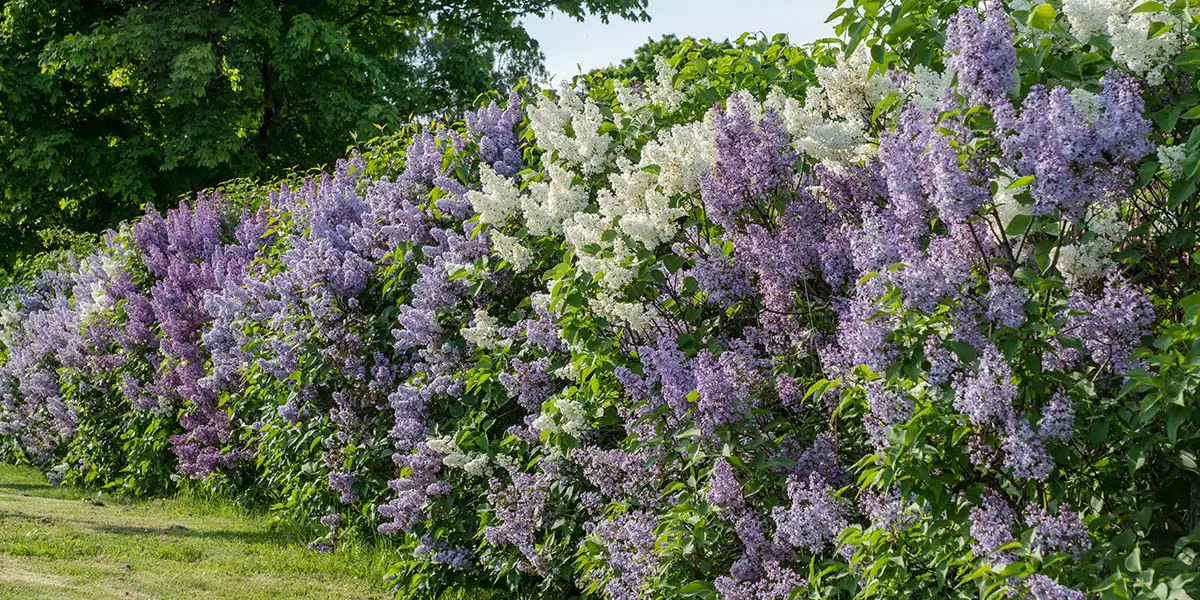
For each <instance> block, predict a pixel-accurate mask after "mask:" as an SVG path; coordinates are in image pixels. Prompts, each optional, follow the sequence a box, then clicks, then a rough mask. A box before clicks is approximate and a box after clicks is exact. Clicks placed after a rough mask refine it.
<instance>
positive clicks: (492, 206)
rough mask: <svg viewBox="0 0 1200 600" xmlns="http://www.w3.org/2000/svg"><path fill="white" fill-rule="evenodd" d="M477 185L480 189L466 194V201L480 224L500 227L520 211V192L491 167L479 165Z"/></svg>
mask: <svg viewBox="0 0 1200 600" xmlns="http://www.w3.org/2000/svg"><path fill="white" fill-rule="evenodd" d="M479 183H480V188H481V189H480V190H478V191H476V190H472V191H470V192H467V201H468V202H470V203H471V208H473V209H474V210H475V214H477V215H479V222H480V223H486V224H488V225H502V224H504V222H505V221H507V220H508V218H509V217H512V216H514V215H516V214H517V212H518V211H519V210H520V209H521V192H520V191H519V190H518V189H517V188H516V187H515V186H514V185H513V184H512V182H510V181H509V180H508V178H506V177H504V176H503V175H500V174H499V173H496V171H495V169H493V168H492V167H491V166H489V165H486V164H484V165H480V167H479Z"/></svg>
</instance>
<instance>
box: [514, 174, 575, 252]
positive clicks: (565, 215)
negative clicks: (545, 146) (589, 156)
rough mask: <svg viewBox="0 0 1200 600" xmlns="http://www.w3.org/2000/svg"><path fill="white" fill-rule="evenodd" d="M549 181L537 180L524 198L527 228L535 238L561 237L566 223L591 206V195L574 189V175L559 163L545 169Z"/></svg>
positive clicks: (522, 202)
mask: <svg viewBox="0 0 1200 600" xmlns="http://www.w3.org/2000/svg"><path fill="white" fill-rule="evenodd" d="M546 171H547V172H548V173H549V175H550V177H549V181H535V182H533V183H531V184H530V185H529V194H528V195H526V196H523V197H521V210H522V212H524V213H525V226H526V227H527V228H528V229H529V233H532V234H533V235H551V234H561V233H562V231H563V223H564V222H566V221H568V220H570V219H571V217H573V216H574V215H575V213H577V212H580V211H582V210H583V209H584V208H586V207H587V204H588V192H587V189H585V188H583V187H578V186H574V185H573V183H574V180H575V174H574V173H572V172H570V171H568V170H566V169H564V168H563V167H562V166H560V165H558V164H556V163H550V164H549V165H547V167H546Z"/></svg>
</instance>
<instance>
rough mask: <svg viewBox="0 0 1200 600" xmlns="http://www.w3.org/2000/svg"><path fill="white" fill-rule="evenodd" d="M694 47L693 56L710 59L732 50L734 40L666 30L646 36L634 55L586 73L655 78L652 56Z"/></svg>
mask: <svg viewBox="0 0 1200 600" xmlns="http://www.w3.org/2000/svg"><path fill="white" fill-rule="evenodd" d="M685 48H686V49H688V50H695V51H696V53H697V54H696V58H699V59H700V60H712V59H714V58H716V57H718V56H720V55H721V54H723V53H724V52H725V51H727V50H733V49H734V48H735V46H734V44H733V43H732V42H730V41H729V40H721V41H714V40H711V39H708V38H704V39H696V38H694V37H691V36H687V37H684V38H683V39H680V38H679V37H677V36H676V35H675V34H673V33H668V34H666V35H664V36H662V37H661V38H658V39H657V40H656V39H654V38H646V43H645V44H642V45H641V46H638V47H637V48H636V49H634V51H633V56H631V57H627V58H623V59H621V62H620V63H619V64H617V65H616V66H612V67H606V68H603V69H596V70H594V71H592V72H591V73H589V75H600V76H602V77H605V78H607V79H615V80H632V81H649V80H652V79H654V75H655V70H654V57H656V56H662V57H664V58H671V57H673V56H675V55H676V54H678V53H679V51H680V50H684V49H685Z"/></svg>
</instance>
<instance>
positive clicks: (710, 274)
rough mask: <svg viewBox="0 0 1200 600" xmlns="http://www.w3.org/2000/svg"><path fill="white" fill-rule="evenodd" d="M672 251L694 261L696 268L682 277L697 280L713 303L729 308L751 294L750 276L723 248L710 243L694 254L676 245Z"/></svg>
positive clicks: (689, 269) (690, 269) (691, 268)
mask: <svg viewBox="0 0 1200 600" xmlns="http://www.w3.org/2000/svg"><path fill="white" fill-rule="evenodd" d="M672 250H674V251H675V253H676V254H679V255H681V256H686V257H688V258H690V259H692V261H693V266H692V267H690V268H688V269H686V270H684V271H683V274H682V275H683V277H685V278H686V277H694V278H695V279H696V283H697V285H698V286H699V288H700V290H701V291H703V292H705V293H706V294H708V300H709V302H712V303H714V304H716V305H718V306H721V307H724V308H729V307H732V306H734V305H735V304H737V303H738V302H740V301H741V300H743V299H744V298H746V297H747V296H748V295H749V294H750V274H749V273H748V272H746V269H745V268H744V267H743V265H742V263H741V262H739V261H737V260H734V259H733V257H731V256H727V255H726V254H725V251H724V250H723V249H722V248H721V247H720V246H719V245H717V244H712V243H710V244H708V245H706V246H705V247H703V248H702V249H701V250H700V251H699V252H695V253H692V252H689V251H688V250H687V249H686V248H685V247H684V246H683V244H675V245H674V246H672Z"/></svg>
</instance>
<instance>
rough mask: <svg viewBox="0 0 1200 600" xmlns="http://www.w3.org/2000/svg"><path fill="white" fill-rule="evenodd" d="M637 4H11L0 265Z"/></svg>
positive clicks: (467, 0)
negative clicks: (580, 21)
mask: <svg viewBox="0 0 1200 600" xmlns="http://www.w3.org/2000/svg"><path fill="white" fill-rule="evenodd" d="M645 4H646V0H508V1H505V2H496V1H492V0H314V1H306V2H288V1H286V0H218V1H214V0H175V1H172V2H132V1H123V0H106V1H101V2H90V1H83V0H67V1H64V0H12V1H7V2H5V4H4V11H3V14H2V15H0V156H3V159H4V160H3V162H4V164H5V165H6V168H5V169H3V170H0V194H2V196H0V264H11V263H12V261H13V260H14V259H15V258H16V257H17V256H19V255H20V254H21V253H23V252H29V251H34V250H38V249H40V248H43V247H45V246H46V244H45V243H44V240H49V239H63V236H62V235H50V236H47V235H44V234H43V235H38V232H46V231H59V230H63V229H66V230H68V231H99V230H101V229H104V228H106V227H108V226H110V225H112V224H114V223H116V222H117V221H119V220H121V219H123V218H127V217H130V216H132V215H134V214H137V213H138V212H139V210H140V206H141V205H143V204H145V203H147V202H151V201H156V202H158V203H169V204H173V203H174V200H175V198H176V197H178V196H179V195H180V194H183V193H185V192H188V191H190V190H196V189H201V188H205V187H209V186H212V185H215V184H216V183H218V182H221V181H224V180H227V179H230V178H233V177H240V176H248V177H269V176H273V175H276V174H278V173H280V172H282V171H283V170H284V169H285V168H287V167H291V166H296V165H300V166H312V165H317V164H321V163H325V162H327V161H331V160H333V159H334V158H336V157H338V156H341V155H343V154H344V152H345V149H346V146H347V145H348V144H349V143H350V142H351V140H352V136H353V135H355V134H357V135H366V136H370V135H372V134H373V133H374V132H376V131H377V128H395V127H396V126H398V125H401V124H403V123H406V122H409V121H410V120H413V119H421V118H432V117H436V116H437V115H440V114H445V113H447V112H450V111H454V110H459V109H461V108H463V107H464V106H466V105H468V104H470V103H471V102H472V100H473V99H474V98H476V97H477V95H478V94H480V93H483V92H485V91H488V90H490V89H493V88H498V87H505V86H509V85H512V84H513V83H515V81H516V80H518V79H519V78H520V77H522V76H528V75H534V76H536V75H539V74H541V73H543V68H542V55H541V52H540V51H539V49H538V45H537V42H536V41H535V40H533V39H532V38H530V37H529V35H528V33H527V32H526V31H525V29H524V27H523V26H522V25H521V23H520V19H521V18H522V17H525V16H529V15H538V16H541V15H544V14H546V13H547V12H548V11H551V10H559V11H562V12H563V13H565V14H567V15H569V16H571V17H574V18H583V17H584V16H586V15H588V14H594V15H599V16H601V18H603V19H606V20H607V18H609V16H618V17H621V18H627V19H645V18H647V15H646V13H645V12H644V10H643V9H644V7H645Z"/></svg>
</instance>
